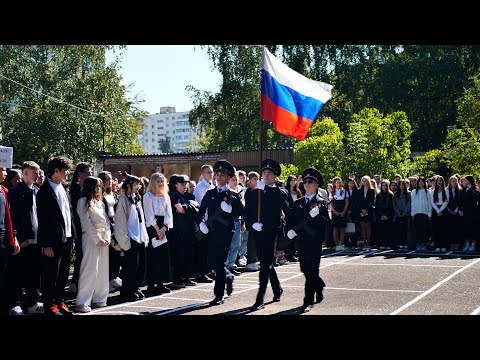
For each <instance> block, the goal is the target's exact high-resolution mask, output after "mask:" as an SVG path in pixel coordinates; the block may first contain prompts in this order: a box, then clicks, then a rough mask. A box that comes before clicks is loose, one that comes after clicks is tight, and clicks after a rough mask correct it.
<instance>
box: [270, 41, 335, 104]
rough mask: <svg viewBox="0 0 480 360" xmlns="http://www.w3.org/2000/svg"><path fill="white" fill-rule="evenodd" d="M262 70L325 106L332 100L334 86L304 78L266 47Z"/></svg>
mask: <svg viewBox="0 0 480 360" xmlns="http://www.w3.org/2000/svg"><path fill="white" fill-rule="evenodd" d="M262 68H263V69H265V70H266V71H268V73H270V75H271V76H273V77H274V78H275V79H276V80H277V81H278V82H279V83H280V84H282V85H285V86H287V87H289V88H291V89H293V90H295V91H297V92H299V93H300V94H303V95H305V96H308V97H312V98H314V99H318V100H320V101H321V102H322V103H324V104H325V103H326V102H327V101H328V100H330V99H331V98H332V88H333V86H332V85H330V84H327V83H324V82H321V81H317V80H312V79H309V78H307V77H305V76H303V75H302V74H300V73H298V72H296V71H295V70H293V69H291V68H289V67H288V66H287V65H285V64H284V63H282V62H281V61H280V60H278V59H277V58H276V57H275V56H274V55H273V54H272V53H271V52H270V51H268V49H267V48H265V47H264V48H263V56H262Z"/></svg>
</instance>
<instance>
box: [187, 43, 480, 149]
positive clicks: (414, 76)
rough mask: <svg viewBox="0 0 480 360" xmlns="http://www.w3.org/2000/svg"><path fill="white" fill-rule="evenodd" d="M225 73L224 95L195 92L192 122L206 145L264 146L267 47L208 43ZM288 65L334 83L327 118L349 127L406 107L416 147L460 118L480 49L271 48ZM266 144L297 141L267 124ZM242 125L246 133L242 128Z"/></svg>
mask: <svg viewBox="0 0 480 360" xmlns="http://www.w3.org/2000/svg"><path fill="white" fill-rule="evenodd" d="M201 48H202V49H203V50H204V51H207V53H208V54H209V56H210V60H211V63H212V67H214V68H216V69H218V70H219V72H220V74H221V75H222V84H221V90H220V93H218V94H212V93H208V94H207V93H204V92H202V91H201V90H198V89H194V88H192V87H190V88H189V90H190V91H192V99H193V100H194V105H195V107H194V109H193V111H192V112H191V114H190V120H191V121H192V123H194V124H201V125H202V127H203V128H204V129H205V131H206V132H207V136H206V138H208V139H210V140H215V141H208V142H205V143H204V146H205V149H210V150H214V149H217V148H218V149H220V148H223V149H225V148H228V149H247V148H255V147H258V133H259V129H258V126H259V125H258V124H259V106H260V102H259V94H260V67H261V46H258V45H257V46H244V45H211V46H202V47H201ZM267 48H268V49H269V50H270V51H271V52H272V53H273V54H274V55H276V56H277V57H279V59H280V60H282V61H283V62H284V63H285V64H287V65H288V66H290V67H291V68H292V69H294V70H296V71H298V72H300V73H302V74H303V75H305V76H307V77H309V78H312V79H317V80H321V81H324V82H327V83H329V84H332V85H333V86H334V88H333V99H332V100H330V101H329V102H327V104H326V105H325V107H324V109H323V110H322V116H328V117H331V118H332V119H335V121H337V122H338V124H339V125H340V129H341V130H342V131H346V130H347V123H348V121H349V119H350V118H351V117H352V115H353V114H355V113H358V112H359V111H361V110H362V109H364V108H377V109H379V111H380V112H382V113H395V112H397V111H404V112H405V113H406V115H407V117H408V119H409V122H410V125H411V128H412V129H413V134H412V139H411V141H412V148H413V149H415V150H429V149H434V148H438V147H439V146H440V144H441V143H442V142H443V141H444V140H445V138H446V131H447V127H448V126H450V125H453V124H454V123H455V119H456V116H457V109H456V107H455V103H454V101H455V100H456V99H457V98H459V97H460V96H461V94H462V93H463V89H464V87H466V86H467V85H468V84H469V79H470V78H471V77H472V76H473V75H474V74H475V73H477V72H478V71H479V70H480V46H470V45H394V44H392V45H283V46H278V45H269V46H267ZM266 124H267V125H266V131H265V135H264V136H265V138H264V142H263V144H264V145H265V146H266V147H283V146H291V145H294V144H295V143H296V142H297V140H295V139H292V138H289V137H286V136H282V135H280V134H278V133H276V132H275V131H274V130H273V128H272V126H271V124H269V123H266ZM239 128H240V129H242V130H241V132H239V131H238V129H239Z"/></svg>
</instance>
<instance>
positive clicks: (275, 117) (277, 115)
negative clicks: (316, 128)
mask: <svg viewBox="0 0 480 360" xmlns="http://www.w3.org/2000/svg"><path fill="white" fill-rule="evenodd" d="M260 117H261V118H262V119H263V120H265V121H268V122H271V123H273V126H274V127H275V130H276V131H277V132H279V133H280V134H283V135H286V136H291V137H294V138H295V139H298V140H303V139H305V136H307V133H308V130H310V128H311V127H312V125H313V121H312V120H309V119H305V118H303V117H301V116H297V115H295V114H293V113H291V112H290V111H288V110H285V109H283V108H281V107H279V106H277V105H275V103H274V102H272V101H271V100H270V99H269V98H268V96H267V95H265V94H262V95H261V101H260Z"/></svg>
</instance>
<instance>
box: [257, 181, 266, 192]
mask: <svg viewBox="0 0 480 360" xmlns="http://www.w3.org/2000/svg"><path fill="white" fill-rule="evenodd" d="M257 188H259V189H260V190H263V189H265V182H264V181H262V180H258V181H257Z"/></svg>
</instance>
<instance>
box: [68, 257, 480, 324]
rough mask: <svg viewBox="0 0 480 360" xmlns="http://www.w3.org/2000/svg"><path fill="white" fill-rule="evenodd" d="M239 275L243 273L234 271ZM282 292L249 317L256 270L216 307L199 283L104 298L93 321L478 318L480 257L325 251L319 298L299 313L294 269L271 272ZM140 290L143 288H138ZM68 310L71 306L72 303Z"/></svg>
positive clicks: (300, 280)
mask: <svg viewBox="0 0 480 360" xmlns="http://www.w3.org/2000/svg"><path fill="white" fill-rule="evenodd" d="M239 270H240V271H242V270H243V269H242V268H240V269H239ZM276 271H277V274H278V276H279V279H280V281H281V284H282V287H283V289H284V293H283V295H282V297H281V301H280V302H272V301H271V300H272V298H273V293H272V291H271V287H270V285H269V286H268V289H267V293H266V297H265V301H266V306H265V308H264V309H261V310H258V311H254V312H251V311H250V307H251V306H252V305H253V303H254V302H255V297H256V294H257V289H258V274H259V273H258V272H242V273H241V275H239V276H236V277H235V281H234V284H233V287H234V291H233V293H232V295H231V296H229V297H226V298H225V302H224V303H223V304H221V305H217V306H209V305H208V303H209V301H210V300H212V299H213V297H214V295H213V284H198V285H196V286H192V287H186V288H184V289H180V290H175V291H172V292H171V293H168V294H162V295H158V296H152V297H149V296H148V294H147V293H146V292H145V294H146V295H147V297H146V298H145V299H143V300H139V301H136V302H129V303H125V302H121V299H120V296H119V291H116V292H114V293H110V295H109V299H108V306H107V307H105V308H100V309H94V310H93V311H92V312H90V313H87V314H80V313H76V314H75V315H80V316H92V315H159V316H162V315H247V316H255V315H295V316H297V315H298V316H302V317H303V316H315V315H478V314H480V253H468V252H460V251H449V252H446V253H436V252H434V251H412V250H405V251H404V250H372V251H370V252H364V251H363V250H350V251H343V252H335V251H334V252H331V251H330V252H329V251H325V252H324V254H323V255H322V259H321V262H320V276H321V277H322V278H323V280H324V281H325V283H326V285H327V287H325V289H324V300H323V302H321V303H320V304H315V305H314V307H313V308H312V310H311V311H310V312H308V313H305V314H301V315H300V307H301V305H302V303H303V296H304V282H305V278H304V276H303V274H302V273H301V271H300V266H299V264H298V263H289V264H287V265H282V266H278V267H276ZM143 289H144V288H143ZM67 304H69V305H72V306H71V307H72V308H73V305H74V299H73V298H72V299H70V300H69V301H68V302H67Z"/></svg>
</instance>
